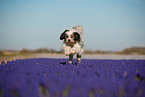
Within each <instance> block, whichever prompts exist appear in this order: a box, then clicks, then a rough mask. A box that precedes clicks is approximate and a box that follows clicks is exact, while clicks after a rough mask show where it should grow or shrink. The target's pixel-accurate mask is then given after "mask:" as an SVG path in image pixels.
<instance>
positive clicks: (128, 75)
mask: <svg viewBox="0 0 145 97" xmlns="http://www.w3.org/2000/svg"><path fill="white" fill-rule="evenodd" d="M67 61H68V59H48V58H37V59H35V58H34V59H24V60H15V61H8V62H7V64H5V63H4V62H2V63H1V65H0V97H144V96H145V60H95V59H94V60H91V59H89V60H88V59H83V60H82V63H80V64H78V63H77V62H76V60H74V62H73V64H68V62H67Z"/></svg>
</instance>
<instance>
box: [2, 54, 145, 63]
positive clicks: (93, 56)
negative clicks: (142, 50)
mask: <svg viewBox="0 0 145 97" xmlns="http://www.w3.org/2000/svg"><path fill="white" fill-rule="evenodd" d="M26 58H68V56H65V55H64V54H46V53H42V54H33V55H16V56H12V55H11V56H0V63H1V62H2V61H4V62H5V63H7V61H12V60H14V61H15V60H16V59H26ZM74 59H76V55H74ZM82 59H113V60H119V59H125V60H129V59H134V60H145V55H138V54H129V55H119V54H84V55H83V56H82Z"/></svg>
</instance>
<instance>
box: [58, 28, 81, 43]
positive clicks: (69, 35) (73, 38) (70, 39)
mask: <svg viewBox="0 0 145 97" xmlns="http://www.w3.org/2000/svg"><path fill="white" fill-rule="evenodd" d="M63 39H64V42H65V43H66V44H67V45H74V44H75V43H76V42H78V41H80V34H79V33H78V32H77V31H76V30H65V31H64V32H63V33H62V34H61V36H60V40H63Z"/></svg>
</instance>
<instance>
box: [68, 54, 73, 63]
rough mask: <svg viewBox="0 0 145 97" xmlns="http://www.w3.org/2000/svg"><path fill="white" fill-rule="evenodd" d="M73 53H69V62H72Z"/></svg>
mask: <svg viewBox="0 0 145 97" xmlns="http://www.w3.org/2000/svg"><path fill="white" fill-rule="evenodd" d="M72 59H73V55H69V63H70V64H71V63H72Z"/></svg>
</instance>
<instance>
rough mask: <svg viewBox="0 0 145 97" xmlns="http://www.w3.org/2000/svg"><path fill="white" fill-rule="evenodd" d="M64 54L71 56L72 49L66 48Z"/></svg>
mask: <svg viewBox="0 0 145 97" xmlns="http://www.w3.org/2000/svg"><path fill="white" fill-rule="evenodd" d="M64 52H65V55H66V56H68V55H69V54H70V47H65V49H64Z"/></svg>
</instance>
